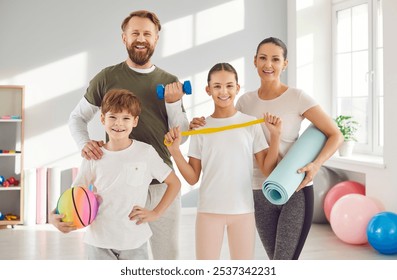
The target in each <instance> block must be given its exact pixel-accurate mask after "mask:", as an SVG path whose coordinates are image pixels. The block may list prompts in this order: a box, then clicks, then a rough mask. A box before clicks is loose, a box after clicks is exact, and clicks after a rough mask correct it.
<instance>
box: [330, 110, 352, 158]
mask: <svg viewBox="0 0 397 280" xmlns="http://www.w3.org/2000/svg"><path fill="white" fill-rule="evenodd" d="M335 122H336V125H337V126H338V128H339V130H340V132H341V133H342V135H343V138H344V141H343V144H342V145H341V146H340V147H339V155H340V156H341V157H346V156H350V155H351V154H352V152H353V148H354V143H355V142H357V139H356V132H357V130H358V122H357V121H355V120H354V119H353V117H352V116H345V115H339V116H338V117H337V118H336V119H335Z"/></svg>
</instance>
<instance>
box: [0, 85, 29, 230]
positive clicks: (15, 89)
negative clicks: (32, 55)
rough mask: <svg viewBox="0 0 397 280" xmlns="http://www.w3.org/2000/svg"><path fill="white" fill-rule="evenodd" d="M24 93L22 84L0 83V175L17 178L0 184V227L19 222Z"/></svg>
mask: <svg viewBox="0 0 397 280" xmlns="http://www.w3.org/2000/svg"><path fill="white" fill-rule="evenodd" d="M24 94H25V87H24V86H18V85H0V150H1V151H0V176H3V177H4V178H5V180H7V179H9V178H10V177H14V178H15V179H16V180H18V181H19V184H18V185H10V186H8V187H4V186H0V212H1V213H2V215H3V218H4V219H3V220H0V228H5V227H8V226H12V227H13V226H14V225H18V224H23V203H24V201H23V191H24V188H23V139H24V137H23V136H24ZM6 215H9V216H8V217H13V216H16V217H17V218H16V219H14V218H12V219H10V220H8V219H6Z"/></svg>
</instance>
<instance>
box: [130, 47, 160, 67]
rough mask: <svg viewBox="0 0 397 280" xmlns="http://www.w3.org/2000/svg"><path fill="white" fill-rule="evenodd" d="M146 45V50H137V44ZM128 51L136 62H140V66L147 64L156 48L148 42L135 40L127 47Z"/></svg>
mask: <svg viewBox="0 0 397 280" xmlns="http://www.w3.org/2000/svg"><path fill="white" fill-rule="evenodd" d="M137 45H139V46H145V47H146V52H144V51H137V49H136V48H135V46H137ZM127 52H128V56H129V57H130V59H131V60H132V62H134V63H135V64H138V65H140V66H142V65H145V64H146V63H148V62H149V60H150V58H151V57H152V55H153V53H154V48H152V46H150V44H148V43H146V42H145V43H137V42H134V43H132V44H131V45H130V46H129V47H127Z"/></svg>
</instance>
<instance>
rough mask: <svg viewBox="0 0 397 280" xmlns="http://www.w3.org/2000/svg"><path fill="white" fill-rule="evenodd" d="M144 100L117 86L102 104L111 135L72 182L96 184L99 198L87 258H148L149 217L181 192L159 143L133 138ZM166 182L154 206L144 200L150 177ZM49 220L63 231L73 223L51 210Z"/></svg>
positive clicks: (88, 235) (153, 217) (152, 218)
mask: <svg viewBox="0 0 397 280" xmlns="http://www.w3.org/2000/svg"><path fill="white" fill-rule="evenodd" d="M140 113H141V104H140V101H139V100H138V98H137V97H136V96H135V95H134V94H133V93H132V92H130V91H128V90H124V89H113V90H110V91H108V92H107V93H106V95H105V97H104V99H103V101H102V105H101V122H102V124H103V125H104V127H105V130H106V133H107V135H108V137H109V141H108V142H107V143H106V144H105V145H104V146H103V147H102V148H101V149H102V151H103V157H102V159H101V160H98V161H94V160H86V159H83V162H82V164H81V167H80V169H79V173H78V175H77V177H76V179H75V181H74V183H73V185H86V186H88V185H89V184H92V185H94V186H95V188H94V191H95V192H96V193H97V195H98V196H99V198H100V206H99V209H98V214H97V216H96V218H95V220H94V221H93V222H92V224H91V225H89V226H88V227H87V230H86V233H85V236H84V243H86V244H87V252H88V258H89V259H119V260H121V259H124V260H127V259H128V260H131V259H148V251H147V241H148V240H149V238H150V236H151V235H152V232H151V230H150V227H149V225H148V222H152V221H155V220H157V219H158V218H159V217H160V216H161V215H162V214H163V213H164V211H165V210H166V209H167V207H168V206H169V205H170V204H171V203H172V201H173V200H174V199H175V197H176V196H177V194H178V192H179V190H180V187H181V183H180V181H179V179H178V177H177V176H176V175H175V173H174V171H173V170H172V169H171V168H170V167H169V166H168V165H167V164H165V163H164V161H163V160H162V159H161V157H160V156H159V155H158V154H157V152H156V151H155V149H154V148H153V147H152V146H151V145H148V144H146V143H143V142H140V141H137V140H132V139H130V138H129V135H130V133H131V131H132V130H133V128H134V127H136V126H137V124H138V119H139V114H140ZM153 179H156V180H158V181H159V182H164V183H166V184H167V190H166V191H165V193H164V196H163V198H162V199H161V201H160V202H159V204H158V205H157V206H156V207H155V208H154V209H153V210H148V209H145V208H144V207H142V206H144V205H145V202H146V198H147V194H148V187H149V184H150V182H151V181H152V180H153ZM51 216H52V217H51V219H50V220H52V221H51V223H52V224H53V225H54V226H55V227H57V228H58V229H59V230H60V231H62V232H65V233H66V232H70V231H72V230H74V229H75V228H74V227H73V226H72V225H71V224H70V223H64V222H61V218H62V217H63V215H62V214H61V215H57V214H55V213H53V214H52V215H51Z"/></svg>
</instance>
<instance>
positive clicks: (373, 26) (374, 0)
mask: <svg viewBox="0 0 397 280" xmlns="http://www.w3.org/2000/svg"><path fill="white" fill-rule="evenodd" d="M378 1H381V0H346V1H340V2H338V3H336V4H334V5H333V7H332V48H333V52H332V63H333V67H332V69H333V70H332V86H333V92H332V94H333V106H332V111H333V115H334V116H336V115H337V114H339V113H338V112H337V97H338V93H337V92H336V91H337V84H336V79H337V73H336V72H337V71H336V63H337V62H336V45H337V42H336V38H337V34H336V31H337V12H338V11H340V10H344V9H349V8H352V7H354V6H358V5H361V4H368V22H369V25H368V31H369V36H368V40H369V42H368V58H369V60H368V79H369V83H368V93H369V94H368V106H367V110H368V131H367V135H368V143H367V144H365V143H357V145H356V148H355V153H363V154H372V155H378V156H379V155H382V154H383V145H382V143H380V142H381V141H380V140H379V139H383V135H381V134H382V133H383V127H380V126H381V122H380V118H382V116H381V115H380V113H381V112H380V108H381V105H380V104H379V98H378V95H377V94H378V93H377V91H376V90H377V83H383V81H381V80H380V79H381V77H380V75H378V74H379V73H381V72H380V71H382V69H376V66H377V65H378V64H377V59H378V58H377V55H376V51H377V49H376V42H377V41H376V39H377V36H382V34H377V33H378V32H377V31H378V29H377V28H378V17H377V5H378ZM380 4H381V2H380ZM379 59H382V58H379ZM381 88H382V89H383V86H381ZM381 96H382V97H381V98H382V99H383V92H382V93H381Z"/></svg>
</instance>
